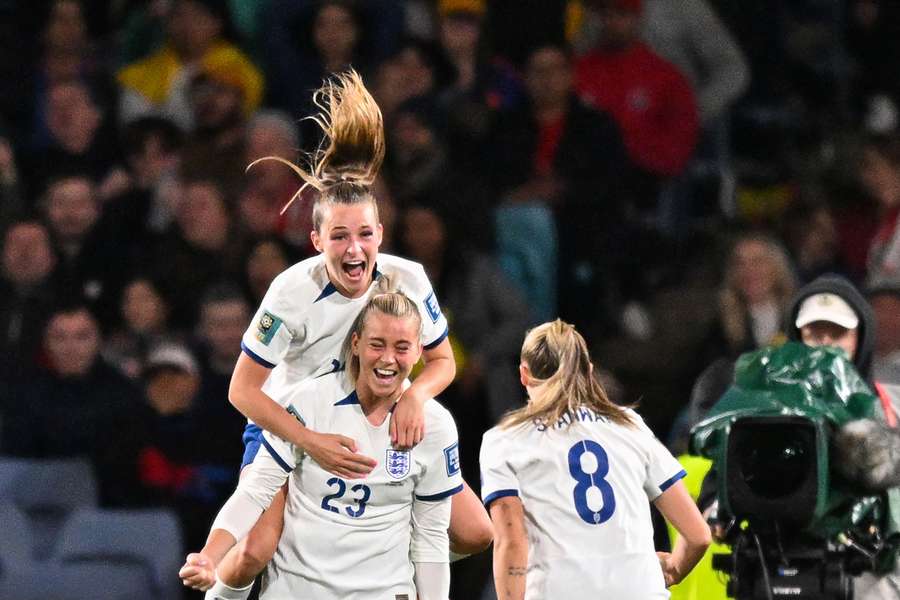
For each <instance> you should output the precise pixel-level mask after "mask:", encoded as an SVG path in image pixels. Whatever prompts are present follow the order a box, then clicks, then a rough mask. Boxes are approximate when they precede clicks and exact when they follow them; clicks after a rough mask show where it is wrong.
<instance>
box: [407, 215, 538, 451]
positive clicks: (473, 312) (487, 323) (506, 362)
mask: <svg viewBox="0 0 900 600" xmlns="http://www.w3.org/2000/svg"><path fill="white" fill-rule="evenodd" d="M452 214H453V213H451V212H450V211H448V209H447V207H446V206H441V205H434V204H427V205H426V204H418V205H414V206H410V207H408V208H407V209H406V211H404V215H403V228H402V231H403V235H402V239H403V247H404V250H405V252H406V254H408V255H409V256H410V257H411V258H413V259H414V260H416V261H417V262H420V263H422V265H423V266H424V267H425V272H426V273H428V277H429V278H430V279H431V280H432V281H433V282H434V283H435V289H436V290H437V292H438V293H439V294H440V297H441V308H442V310H443V311H444V313H445V314H446V315H447V321H448V322H449V324H450V331H451V332H452V333H451V334H450V339H451V343H452V345H453V346H454V352H455V356H456V364H457V377H456V382H455V387H454V388H453V392H452V393H451V394H450V395H451V397H452V396H456V397H457V399H456V400H454V403H453V406H452V407H451V408H452V410H454V413H455V414H456V416H457V420H458V421H459V422H460V423H461V437H462V438H463V439H467V438H468V436H466V435H465V430H467V429H468V428H474V429H478V425H479V424H484V423H485V417H486V418H487V423H494V422H496V421H497V419H499V418H500V417H501V416H502V415H503V414H504V413H505V412H506V411H508V410H510V409H512V408H518V406H519V402H518V399H519V397H520V396H521V393H520V390H519V388H518V386H517V382H516V378H515V368H514V366H515V360H516V353H517V351H518V349H519V341H520V338H521V336H522V332H523V331H524V330H525V328H526V327H527V326H528V324H529V322H530V320H531V315H530V312H529V309H528V306H527V305H526V304H525V301H524V300H523V299H522V297H521V295H520V294H519V292H518V290H516V289H515V288H513V287H512V286H511V285H510V283H509V282H508V281H507V280H506V278H505V277H504V275H503V273H502V272H501V271H500V269H499V268H498V267H497V265H496V263H495V262H494V261H493V259H492V258H491V257H490V256H489V255H487V254H483V253H481V252H478V251H476V250H475V249H473V248H471V247H470V246H469V245H467V244H466V242H465V236H464V231H465V229H464V227H463V226H462V223H460V219H459V217H453V216H452ZM459 411H462V412H459ZM469 412H471V414H469ZM464 414H465V418H464V417H463V415H464ZM482 431H483V430H478V431H477V432H475V436H476V437H475V439H474V440H470V441H469V442H468V444H466V443H464V445H468V446H469V447H470V448H471V449H472V450H473V451H474V449H475V448H476V447H477V445H478V442H477V436H480V435H481V433H482ZM472 458H473V461H472V463H470V464H474V456H473V457H472ZM467 462H468V461H464V463H463V464H466V463H467Z"/></svg>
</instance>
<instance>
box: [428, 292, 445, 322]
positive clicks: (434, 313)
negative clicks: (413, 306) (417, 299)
mask: <svg viewBox="0 0 900 600" xmlns="http://www.w3.org/2000/svg"><path fill="white" fill-rule="evenodd" d="M425 310H426V311H427V312H428V316H429V317H430V318H431V322H432V323H437V322H438V319H440V318H441V307H440V305H438V301H437V297H436V296H435V295H434V292H431V293H430V294H428V297H427V298H425Z"/></svg>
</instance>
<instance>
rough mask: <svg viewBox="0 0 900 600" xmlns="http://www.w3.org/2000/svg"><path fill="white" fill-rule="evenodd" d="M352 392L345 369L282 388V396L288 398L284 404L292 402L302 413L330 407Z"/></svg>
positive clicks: (351, 385)
mask: <svg viewBox="0 0 900 600" xmlns="http://www.w3.org/2000/svg"><path fill="white" fill-rule="evenodd" d="M353 393H354V388H353V384H352V383H351V382H350V380H349V379H348V377H347V373H346V371H337V372H335V373H328V374H327V375H322V376H321V377H310V378H308V379H304V380H302V381H298V382H297V383H293V384H291V385H289V386H287V387H285V388H284V390H283V397H284V398H285V399H286V400H288V402H287V403H285V404H286V405H287V404H293V405H294V406H295V407H298V408H300V412H301V413H303V412H311V409H312V410H316V411H320V410H322V409H324V408H329V407H332V406H334V405H336V404H337V403H339V402H341V401H344V400H346V399H347V398H348V397H349V396H350V395H352V394H353Z"/></svg>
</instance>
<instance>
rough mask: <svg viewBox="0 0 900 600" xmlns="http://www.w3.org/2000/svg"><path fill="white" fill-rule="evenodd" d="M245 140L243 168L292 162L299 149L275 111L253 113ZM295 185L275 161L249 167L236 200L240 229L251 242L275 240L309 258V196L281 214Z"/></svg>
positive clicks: (287, 122) (290, 127) (289, 124)
mask: <svg viewBox="0 0 900 600" xmlns="http://www.w3.org/2000/svg"><path fill="white" fill-rule="evenodd" d="M245 140H246V141H245V145H244V164H245V166H246V165H250V164H251V163H252V162H253V161H256V160H259V159H261V158H265V157H270V156H275V157H278V158H282V159H285V160H288V161H292V162H294V161H296V158H297V153H298V151H299V149H300V138H299V136H298V134H297V127H296V125H295V123H294V121H293V120H291V118H290V117H289V116H288V115H287V114H286V113H284V112H281V111H275V110H265V111H260V112H259V113H257V114H256V115H255V116H254V117H253V118H252V119H251V120H250V122H249V123H248V124H247V128H246V136H245ZM301 183H302V181H301V180H300V179H299V178H298V177H297V174H296V173H294V172H293V171H292V170H291V169H289V168H288V167H287V166H286V165H284V164H279V163H278V162H277V161H272V160H266V161H261V162H259V163H257V164H255V165H253V167H252V168H251V169H249V170H248V171H247V173H246V175H245V176H244V185H243V186H242V189H243V191H242V192H241V196H240V199H239V200H238V211H239V213H240V225H241V227H242V228H243V229H244V230H245V231H246V232H247V233H249V234H250V235H252V236H255V237H263V236H267V235H278V236H281V237H282V238H283V239H284V240H285V241H287V242H288V243H290V244H291V245H292V246H294V247H295V248H297V249H298V250H299V251H300V253H301V254H302V255H304V256H307V255H310V254H312V253H313V252H314V249H313V248H312V242H311V241H310V239H309V232H310V231H312V206H311V199H310V197H309V195H303V196H301V197H299V198H296V199H294V201H293V202H291V205H290V206H289V207H288V209H287V211H286V212H284V213H283V214H282V212H281V209H282V208H284V206H285V205H286V204H287V203H288V202H289V201H290V200H291V198H293V196H294V194H296V193H297V190H298V189H299V187H300V185H301Z"/></svg>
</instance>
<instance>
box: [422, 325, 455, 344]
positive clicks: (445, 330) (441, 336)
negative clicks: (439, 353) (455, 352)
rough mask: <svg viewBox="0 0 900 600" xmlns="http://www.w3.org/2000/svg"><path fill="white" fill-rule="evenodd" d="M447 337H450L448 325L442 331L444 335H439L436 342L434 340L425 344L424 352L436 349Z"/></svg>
mask: <svg viewBox="0 0 900 600" xmlns="http://www.w3.org/2000/svg"><path fill="white" fill-rule="evenodd" d="M448 335H450V326H449V325H448V326H447V327H446V328H445V329H444V333H442V334H441V335H439V336H438V337H437V339H436V340H434V341H433V342H429V343H427V344H425V349H426V350H431V349H433V348H437V347H438V346H439V345H440V343H441V342H443V341H444V339H446V337H447V336H448Z"/></svg>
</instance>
